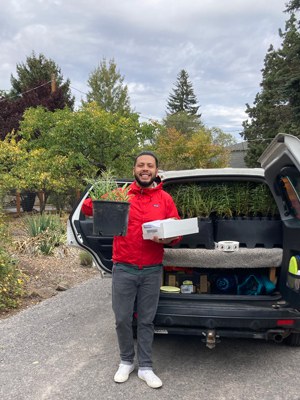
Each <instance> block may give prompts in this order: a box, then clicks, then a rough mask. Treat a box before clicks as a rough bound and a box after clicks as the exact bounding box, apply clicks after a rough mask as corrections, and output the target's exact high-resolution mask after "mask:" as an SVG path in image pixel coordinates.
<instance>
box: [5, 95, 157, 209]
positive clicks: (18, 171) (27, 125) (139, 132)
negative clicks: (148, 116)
mask: <svg viewBox="0 0 300 400" xmlns="http://www.w3.org/2000/svg"><path fill="white" fill-rule="evenodd" d="M37 131H38V132H39V135H38V137H36V132H37ZM152 135H153V127H152V128H151V127H148V126H145V124H144V125H143V126H141V125H140V124H139V121H138V115H137V114H130V115H129V116H127V117H125V116H121V115H119V114H112V113H108V112H106V111H104V110H103V109H102V108H100V107H99V106H98V105H97V104H96V103H89V104H87V105H85V106H84V107H83V108H82V109H80V110H78V111H76V112H73V111H72V110H70V109H69V108H64V109H63V110H60V109H58V110H55V111H54V112H51V111H49V110H46V109H45V108H42V107H37V108H29V109H28V110H26V111H25V113H24V119H23V120H22V122H21V125H20V131H19V134H18V140H16V135H15V134H8V135H7V136H6V138H5V139H4V140H3V141H0V189H1V188H2V189H3V191H6V192H7V191H8V190H11V189H17V190H20V191H21V190H30V191H36V192H39V191H42V192H43V193H44V203H43V204H42V210H43V209H44V208H45V205H46V202H47V199H48V197H49V195H51V194H58V195H59V194H64V193H66V192H68V190H71V189H73V190H74V189H80V190H83V189H84V188H85V186H86V184H87V178H93V177H95V176H96V175H97V174H98V173H99V172H101V171H102V170H105V169H108V168H110V169H113V170H114V171H115V173H116V175H117V176H119V177H124V178H126V177H131V176H132V166H133V161H134V158H135V156H136V154H137V153H138V152H139V151H140V150H141V147H140V146H141V145H142V144H143V143H144V141H145V140H148V138H151V136H152ZM33 138H34V140H32V139H33Z"/></svg>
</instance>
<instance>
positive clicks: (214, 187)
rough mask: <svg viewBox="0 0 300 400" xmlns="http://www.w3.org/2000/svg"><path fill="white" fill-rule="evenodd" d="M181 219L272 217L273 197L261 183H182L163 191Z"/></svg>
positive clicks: (275, 212) (274, 206)
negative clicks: (174, 205) (212, 216)
mask: <svg viewBox="0 0 300 400" xmlns="http://www.w3.org/2000/svg"><path fill="white" fill-rule="evenodd" d="M167 190H168V192H169V193H170V194H171V196H172V197H173V199H174V201H175V204H176V206H177V208H178V212H179V214H180V215H181V217H182V218H192V217H209V216H211V215H213V214H214V215H216V216H217V217H218V218H232V217H253V216H259V217H261V216H274V215H276V214H278V210H277V206H276V203H275V201H274V199H273V196H272V194H271V192H270V190H269V188H268V187H267V185H265V184H263V183H255V182H234V181H228V182H223V183H217V182H216V183H207V182H201V183H199V184H182V185H177V186H171V187H169V188H167Z"/></svg>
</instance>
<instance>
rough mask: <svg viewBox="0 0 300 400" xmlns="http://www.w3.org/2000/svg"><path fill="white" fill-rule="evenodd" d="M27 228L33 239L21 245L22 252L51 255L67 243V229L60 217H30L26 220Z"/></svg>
mask: <svg viewBox="0 0 300 400" xmlns="http://www.w3.org/2000/svg"><path fill="white" fill-rule="evenodd" d="M25 227H26V229H27V232H28V234H29V236H30V238H31V239H30V240H27V241H25V242H23V243H21V244H20V249H21V250H22V249H23V250H29V249H30V251H31V252H32V253H33V254H39V253H41V254H44V255H51V254H53V251H54V249H55V247H58V246H59V245H61V244H63V243H65V241H66V229H65V226H64V224H62V222H61V220H60V218H59V216H58V215H51V214H43V215H34V216H30V217H28V218H26V219H25Z"/></svg>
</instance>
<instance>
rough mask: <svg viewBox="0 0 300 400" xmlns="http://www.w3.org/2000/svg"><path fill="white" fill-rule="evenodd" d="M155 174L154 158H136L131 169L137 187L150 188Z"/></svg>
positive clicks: (145, 156)
mask: <svg viewBox="0 0 300 400" xmlns="http://www.w3.org/2000/svg"><path fill="white" fill-rule="evenodd" d="M157 173H158V168H157V167H156V163H155V158H153V157H152V156H149V155H143V156H140V157H138V159H137V160H136V164H135V166H134V167H133V175H134V177H135V180H136V182H137V184H138V185H139V186H141V187H150V186H151V185H152V183H153V181H154V179H155V178H156V176H157Z"/></svg>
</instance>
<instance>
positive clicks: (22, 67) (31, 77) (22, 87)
mask: <svg viewBox="0 0 300 400" xmlns="http://www.w3.org/2000/svg"><path fill="white" fill-rule="evenodd" d="M17 75H18V76H17V78H15V77H13V76H11V84H12V89H11V91H10V93H9V94H7V95H4V94H3V93H2V97H0V105H1V107H0V139H1V140H3V139H4V138H5V136H6V134H7V133H9V132H11V131H12V130H14V131H16V132H17V131H18V129H19V123H20V120H21V119H22V116H23V113H24V111H25V110H26V109H27V108H29V107H37V106H38V105H42V106H43V107H45V108H47V109H48V110H50V111H54V110H56V109H62V108H64V107H66V106H68V107H70V108H73V105H74V97H72V96H71V91H70V81H69V80H67V81H66V82H64V80H63V76H62V74H61V72H60V69H59V67H58V66H57V65H56V64H55V62H54V61H52V60H51V59H46V57H45V56H44V55H42V54H40V55H39V56H36V55H35V54H34V53H32V55H31V56H29V57H27V58H26V63H20V64H17ZM52 77H53V78H54V81H55V83H56V90H52V88H51V79H52Z"/></svg>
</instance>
